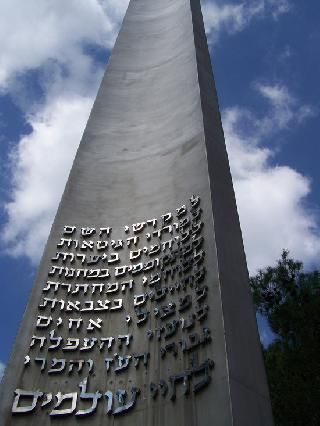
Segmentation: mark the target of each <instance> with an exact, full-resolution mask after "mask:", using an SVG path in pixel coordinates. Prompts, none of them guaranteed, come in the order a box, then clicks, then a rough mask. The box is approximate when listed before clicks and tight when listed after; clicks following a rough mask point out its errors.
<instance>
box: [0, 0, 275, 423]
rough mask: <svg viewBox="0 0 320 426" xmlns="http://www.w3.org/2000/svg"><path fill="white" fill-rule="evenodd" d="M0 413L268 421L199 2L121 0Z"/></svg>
mask: <svg viewBox="0 0 320 426" xmlns="http://www.w3.org/2000/svg"><path fill="white" fill-rule="evenodd" d="M0 413H1V420H0V423H1V425H5V426H8V425H15V426H20V425H21V426H24V425H30V424H34V423H35V422H38V423H39V424H41V425H42V426H46V425H51V424H55V423H56V424H58V423H59V425H60V424H66V425H74V424H75V422H77V419H80V418H84V419H83V420H82V423H83V424H86V425H89V424H90V425H91V424H92V425H102V424H116V425H117V424H121V425H124V426H128V425H130V426H133V425H140V424H142V423H144V424H146V425H154V426H155V425H157V426H158V425H159V426H161V425H166V426H173V425H175V426H178V425H184V426H191V425H199V426H207V425H208V426H209V425H212V424H215V425H218V426H231V425H237V426H242V425H243V426H260V425H263V426H267V425H268V426H269V425H272V424H273V423H272V414H271V408H270V401H269V395H268V389H267V384H266V378H265V372H264V367H263V361H262V356H261V350H260V342H259V338H258V334H257V327H256V321H255V315H254V311H253V306H252V301H251V296H250V291H249V287H248V273H247V267H246V261H245V255H244V250H243V244H242V238H241V231H240V226H239V220H238V215H237V210H236V204H235V198H234V192H233V188H232V181H231V176H230V170H229V164H228V158H227V153H226V148H225V143H224V137H223V131H222V127H221V121H220V114H219V109H218V102H217V97H216V92H215V87H214V80H213V75H212V70H211V63H210V56H209V53H208V48H207V42H206V37H205V32H204V27H203V19H202V14H201V9H200V3H199V0H162V1H158V0H131V2H130V5H129V8H128V11H127V14H126V16H125V18H124V22H123V25H122V28H121V31H120V33H119V36H118V39H117V42H116V44H115V47H114V49H113V53H112V57H111V59H110V61H109V64H108V67H107V71H106V73H105V76H104V78H103V80H102V83H101V86H100V89H99V92H98V95H97V98H96V101H95V103H94V106H93V110H92V112H91V115H90V117H89V120H88V123H87V127H86V130H85V132H84V135H83V138H82V140H81V143H80V147H79V150H78V152H77V155H76V157H75V160H74V163H73V166H72V169H71V172H70V176H69V179H68V182H67V185H66V188H65V191H64V194H63V197H62V200H61V203H60V205H59V208H58V212H57V215H56V218H55V220H54V223H53V226H52V229H51V232H50V236H49V239H48V242H47V245H46V248H45V251H44V254H43V258H42V261H41V264H40V267H39V271H38V274H37V277H36V279H35V283H34V287H33V291H32V294H31V297H30V301H29V303H28V306H27V309H26V312H25V315H24V318H23V320H22V323H21V327H20V331H19V335H18V337H17V341H16V344H15V347H14V349H13V353H12V356H11V359H10V362H9V365H8V368H7V373H6V376H5V378H4V381H3V384H2V388H1V394H0ZM58 418H61V419H60V420H59V419H58Z"/></svg>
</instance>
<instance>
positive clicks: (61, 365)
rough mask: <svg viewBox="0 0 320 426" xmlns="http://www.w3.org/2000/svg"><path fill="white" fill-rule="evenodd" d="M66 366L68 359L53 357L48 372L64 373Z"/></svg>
mask: <svg viewBox="0 0 320 426" xmlns="http://www.w3.org/2000/svg"><path fill="white" fill-rule="evenodd" d="M65 368H66V360H65V359H57V358H53V360H52V364H51V368H50V370H49V371H48V374H59V373H62V372H63V371H64V369H65Z"/></svg>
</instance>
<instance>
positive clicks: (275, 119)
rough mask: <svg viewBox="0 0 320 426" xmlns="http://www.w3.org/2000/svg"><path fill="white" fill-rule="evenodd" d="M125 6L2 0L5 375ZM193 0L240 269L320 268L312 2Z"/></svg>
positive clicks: (319, 148) (114, 1)
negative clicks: (209, 72) (218, 125)
mask: <svg viewBox="0 0 320 426" xmlns="http://www.w3.org/2000/svg"><path fill="white" fill-rule="evenodd" d="M127 5H128V0H68V1H66V0H55V1H54V2H52V1H50V0H28V1H23V0H1V2H0V228H1V232H0V271H1V279H0V286H1V289H0V290H1V293H0V294H1V296H0V377H1V375H2V372H3V368H4V365H5V364H6V362H7V360H8V356H9V354H10V351H11V348H12V345H13V342H14V338H15V335H16V333H17V329H18V326H19V323H20V321H21V317H22V315H23V312H24V309H25V306H26V303H27V300H28V295H29V293H30V290H31V286H32V281H33V277H34V274H35V271H36V268H37V265H38V262H39V259H40V256H41V254H42V251H43V247H44V244H45V242H46V239H47V236H48V233H49V230H50V226H51V223H52V221H53V218H54V215H55V212H56V209H57V206H58V203H59V200H60V197H61V195H62V191H63V189H64V185H65V183H66V179H67V176H68V173H69V170H70V167H71V164H72V161H73V158H74V155H75V152H76V149H77V147H78V144H79V142H80V139H81V135H82V132H83V130H84V127H85V125H86V121H87V119H88V116H89V112H90V110H91V107H92V104H93V101H94V98H95V95H96V92H97V89H98V87H99V83H100V81H101V78H102V75H103V72H104V69H105V66H106V63H107V60H108V58H109V55H110V51H111V49H112V46H113V44H114V41H115V39H116V36H117V32H118V30H119V26H120V24H121V20H122V18H123V16H124V13H125V11H126V8H127ZM202 7H203V14H204V19H205V25H206V32H207V37H208V42H209V47H210V54H211V60H212V62H213V67H214V74H215V80H216V86H217V90H218V96H219V103H220V110H221V115H222V122H223V127H224V132H225V137H226V143H227V148H228V153H229V160H230V165H231V171H232V176H233V181H234V188H235V193H236V199H237V204H238V210H239V215H240V222H241V226H242V232H243V238H244V244H245V249H246V254H247V261H248V267H249V271H250V273H251V274H254V273H255V272H256V271H257V270H259V269H261V268H264V267H266V266H267V265H272V264H274V262H275V261H276V260H277V259H278V258H279V256H280V254H281V251H282V249H283V248H286V249H289V250H290V253H291V255H292V256H293V257H295V258H297V259H299V260H302V261H303V262H304V264H305V267H306V268H307V269H312V268H318V267H319V263H320V262H319V260H320V221H319V217H320V215H319V213H320V201H319V187H320V168H319V158H320V144H319V141H318V138H319V136H318V135H319V133H320V121H319V114H320V105H319V81H318V80H319V75H320V57H319V45H320V27H319V12H320V3H319V0H308V1H301V0H247V1H245V0H202ZM259 322H260V324H259V325H260V331H261V337H262V340H263V341H264V342H267V341H268V340H270V338H271V334H270V331H269V330H268V328H267V327H266V325H265V322H264V321H263V320H262V319H261V318H260V320H259Z"/></svg>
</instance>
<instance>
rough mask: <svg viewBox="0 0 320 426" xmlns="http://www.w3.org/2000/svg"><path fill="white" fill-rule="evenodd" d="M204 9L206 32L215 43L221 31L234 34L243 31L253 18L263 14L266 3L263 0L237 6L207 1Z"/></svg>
mask: <svg viewBox="0 0 320 426" xmlns="http://www.w3.org/2000/svg"><path fill="white" fill-rule="evenodd" d="M202 9H203V15H204V22H205V27H206V31H207V33H208V35H209V37H210V41H211V42H215V41H216V40H217V38H218V36H219V34H220V32H221V31H226V32H227V33H231V34H232V33H235V32H238V31H241V30H243V29H244V28H245V27H246V26H247V25H248V24H249V23H250V21H251V20H252V18H254V17H255V16H257V15H259V14H261V12H263V9H264V3H263V1H261V0H257V1H254V2H250V3H248V2H241V3H237V4H234V3H228V4H219V3H218V2H215V1H206V2H205V3H204V4H203V8H202Z"/></svg>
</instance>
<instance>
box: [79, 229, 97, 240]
mask: <svg viewBox="0 0 320 426" xmlns="http://www.w3.org/2000/svg"><path fill="white" fill-rule="evenodd" d="M95 232H96V230H95V228H81V235H82V236H83V237H85V238H86V237H90V236H91V235H93V234H94V233H95Z"/></svg>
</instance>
